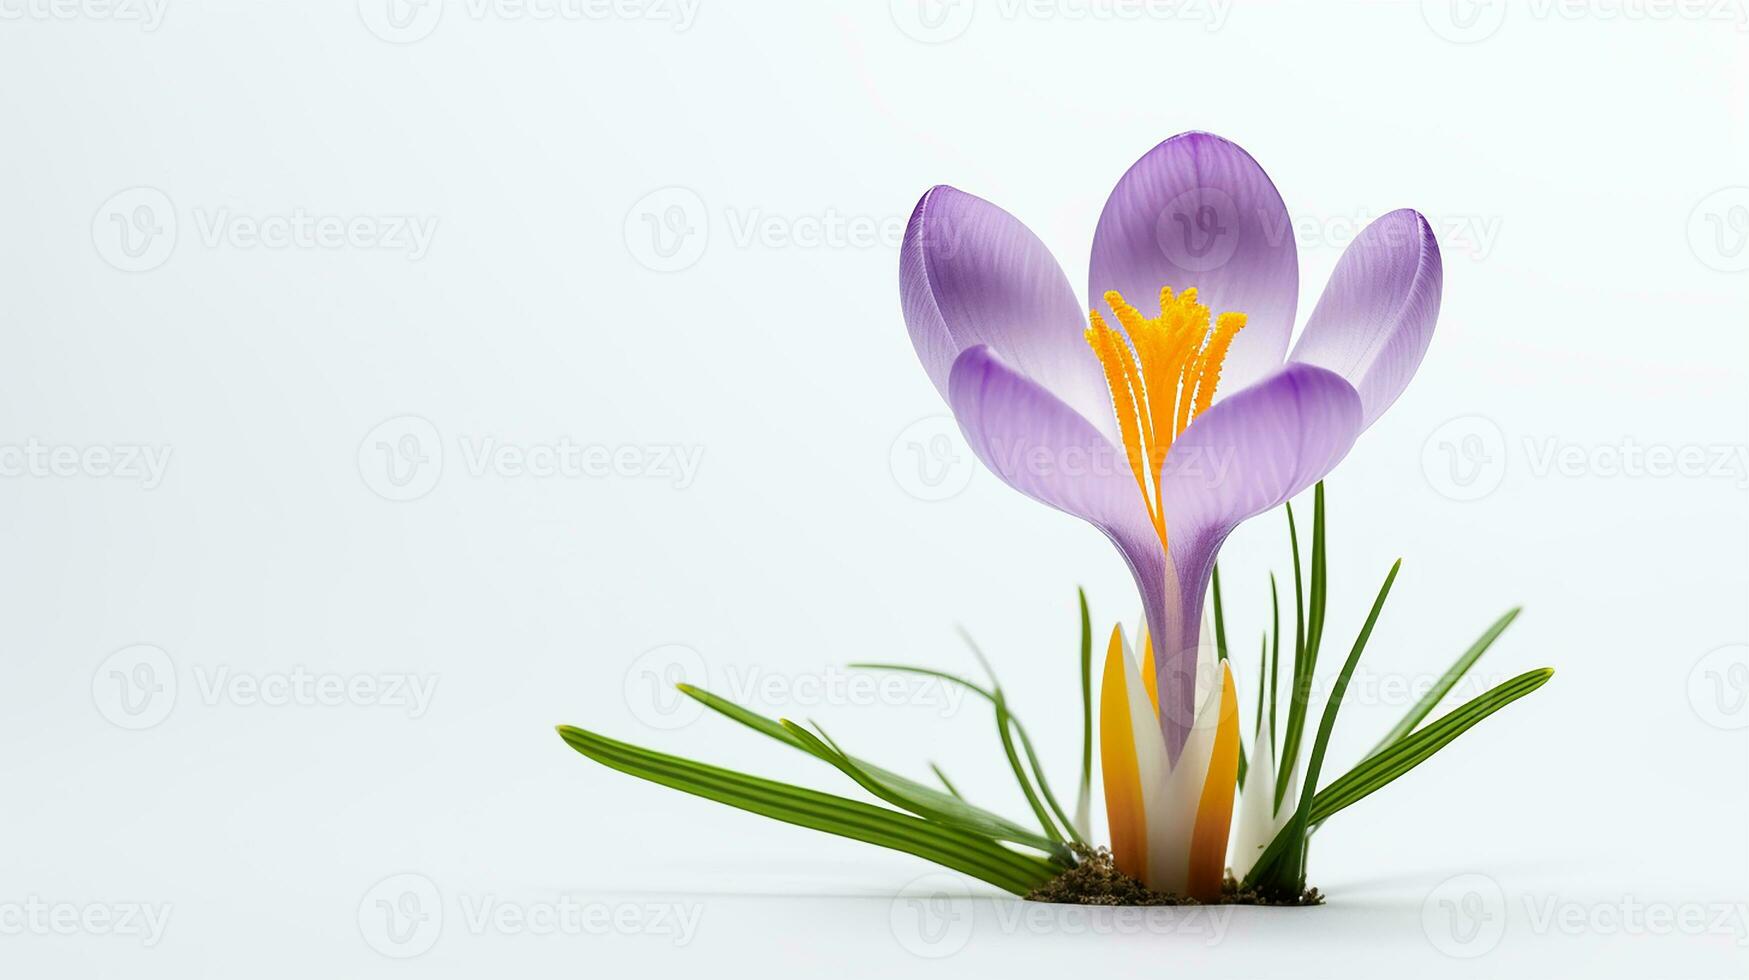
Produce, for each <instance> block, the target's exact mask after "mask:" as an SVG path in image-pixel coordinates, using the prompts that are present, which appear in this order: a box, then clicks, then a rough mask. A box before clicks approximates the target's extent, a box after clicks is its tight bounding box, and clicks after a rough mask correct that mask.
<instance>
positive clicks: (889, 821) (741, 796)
mask: <svg viewBox="0 0 1749 980" xmlns="http://www.w3.org/2000/svg"><path fill="white" fill-rule="evenodd" d="M558 731H559V735H560V737H562V738H563V739H564V740H565V743H566V744H568V745H570V746H571V747H572V748H573V749H575V750H577V752H579V753H581V754H582V755H584V756H586V757H588V758H590V759H593V760H595V761H596V762H599V763H601V764H602V765H604V766H607V767H609V768H611V769H617V770H619V771H620V772H624V773H627V774H629V775H633V776H637V777H638V778H640V779H646V780H649V781H651V782H654V783H658V784H660V785H663V786H668V787H670V788H672V789H678V790H680V791H682V792H685V793H691V794H693V795H694V796H701V797H704V798H705V799H708V800H715V801H716V802H718V803H724V804H727V805H729V806H733V807H736V808H738V809H742V810H746V811H748V812H751V813H757V814H760V815H762V816H767V817H771V818H772V819H774V820H781V821H783V822H785V823H791V824H795V825H797V826H800V827H808V828H811V829H814V830H820V831H824V832H826V833H829V834H837V835H838V836H841V837H848V838H851V839H853V840H860V841H864V842H866V843H870V844H876V845H879V846H881V847H889V848H892V849H894V850H898V851H904V852H905V853H907V854H914V855H916V856H918V857H921V858H923V859H925V860H927V861H933V862H935V863H936V864H939V865H942V866H943V867H947V868H952V869H953V870H955V871H960V872H963V873H965V874H968V875H971V876H972V877H974V878H978V879H981V880H983V881H987V882H989V883H990V884H992V885H995V886H996V887H998V888H1001V889H1003V890H1005V891H1009V892H1013V893H1015V894H1017V895H1024V894H1026V893H1027V892H1028V891H1030V890H1032V889H1033V888H1036V887H1037V886H1039V885H1041V884H1043V883H1044V882H1045V881H1048V880H1049V879H1050V878H1051V877H1053V876H1054V875H1056V874H1057V873H1059V872H1060V871H1061V870H1062V866H1061V865H1060V864H1056V863H1052V862H1050V861H1046V860H1044V859H1042V858H1034V857H1029V856H1027V855H1023V854H1017V853H1015V852H1013V851H1010V850H1008V849H1007V848H1005V847H1003V846H1002V845H1001V844H998V843H996V842H994V841H991V840H988V839H984V838H980V837H977V836H976V835H973V834H969V833H966V832H964V831H960V830H955V829H953V828H950V827H942V826H940V825H937V824H932V823H930V822H928V821H926V820H922V819H919V818H917V817H913V816H910V815H908V814H903V813H897V812H895V811H892V810H888V809H885V808H882V807H878V806H871V805H869V804H867V803H859V802H857V801H855V800H847V799H844V798H843V797H839V796H832V795H831V794H828V793H820V792H816V791H814V790H810V789H804V788H802V787H800V786H791V785H789V784H787V783H779V782H775V781H773V780H769V779H761V778H759V777H757V776H749V775H747V774H745V773H739V772H735V771H733V770H729V769H722V768H719V767H717V766H710V765H705V764H704V763H700V762H693V761H691V760H688V759H682V758H680V757H678V756H672V755H667V754H665V753H661V752H653V751H651V750H649V749H643V748H639V747H637V746H634V745H630V744H627V743H625V742H619V741H615V740H614V739H610V738H607V737H605V736H602V735H597V734H595V733H594V732H589V731H585V730H583V729H580V728H574V727H571V726H569V725H560V726H559V729H558Z"/></svg>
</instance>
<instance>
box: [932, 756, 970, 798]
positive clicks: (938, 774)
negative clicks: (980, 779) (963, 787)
mask: <svg viewBox="0 0 1749 980" xmlns="http://www.w3.org/2000/svg"><path fill="white" fill-rule="evenodd" d="M929 771H930V772H933V773H935V778H936V779H939V780H941V785H943V786H945V787H947V791H948V792H949V793H952V794H953V795H954V798H955V799H958V800H963V799H965V797H964V796H963V795H961V794H960V791H959V787H957V786H955V785H954V784H953V780H951V779H948V778H947V773H945V772H942V771H941V767H940V766H938V765H936V764H935V763H933V762H931V763H930V764H929Z"/></svg>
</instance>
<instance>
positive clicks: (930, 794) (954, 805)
mask: <svg viewBox="0 0 1749 980" xmlns="http://www.w3.org/2000/svg"><path fill="white" fill-rule="evenodd" d="M677 686H678V687H679V689H680V691H681V693H683V694H685V695H687V696H688V697H690V698H692V699H694V700H696V701H698V702H699V703H701V704H703V705H704V706H705V707H707V708H710V709H711V710H712V711H715V712H718V713H719V714H723V715H726V716H728V717H730V718H732V719H734V720H735V721H738V722H740V723H741V724H743V725H746V726H747V727H748V728H751V729H753V730H754V731H756V732H760V733H762V734H765V735H769V736H771V737H772V738H775V739H777V740H778V741H780V742H783V743H784V744H786V745H790V746H793V747H794V748H798V749H801V750H802V751H803V752H806V753H808V754H809V755H812V756H814V757H815V758H818V759H821V760H823V761H825V762H827V763H829V764H831V765H832V766H834V767H836V768H838V769H839V770H840V771H841V772H844V773H845V775H848V776H850V777H851V778H852V779H854V780H856V782H857V783H858V784H859V785H862V786H863V788H864V789H867V790H868V791H869V792H870V793H873V794H874V795H875V796H876V797H878V798H880V799H883V800H886V801H887V802H888V803H892V804H894V805H895V806H899V807H903V808H904V809H906V810H910V811H911V812H912V813H915V814H917V815H919V816H924V817H935V818H936V819H940V820H942V821H945V822H950V823H953V824H955V825H957V826H959V827H961V828H962V829H964V830H968V831H971V832H972V833H976V834H979V835H982V836H985V837H992V838H995V839H997V840H1005V841H1010V842H1012V843H1015V844H1023V845H1025V846H1027V847H1033V848H1037V849H1039V850H1041V851H1047V852H1050V853H1060V852H1061V850H1062V848H1061V845H1060V844H1059V843H1058V842H1056V841H1053V840H1050V839H1049V838H1046V837H1041V836H1040V835H1038V834H1035V833H1033V832H1032V831H1030V830H1027V829H1026V828H1024V827H1021V826H1019V825H1018V824H1015V823H1013V822H1011V821H1008V820H1005V819H1003V818H1002V817H1001V816H998V815H997V814H994V813H991V812H990V811H988V810H984V809H981V808H979V807H975V806H972V805H971V804H970V803H967V802H965V801H964V800H962V799H959V798H958V795H957V794H955V793H952V792H947V793H944V792H942V791H941V790H938V789H936V788H935V787H933V786H925V785H923V784H922V783H919V782H916V781H914V780H911V779H907V778H905V777H904V776H901V775H899V774H897V773H894V772H891V771H889V770H887V769H883V768H881V767H880V766H877V765H875V764H874V763H871V762H867V761H865V760H863V759H858V758H855V757H853V756H849V755H844V754H843V753H840V752H838V751H837V750H836V748H835V747H834V748H830V749H828V748H827V747H826V746H824V745H822V744H820V743H819V740H818V739H813V737H812V736H811V735H810V736H807V737H806V738H804V737H803V735H805V734H806V733H803V734H802V735H799V734H797V732H796V731H795V730H793V729H792V728H791V727H788V726H785V725H784V724H782V723H781V722H777V721H773V720H771V719H770V718H767V717H765V716H764V715H761V714H758V713H756V712H753V711H749V710H748V709H746V708H743V707H741V706H740V705H738V704H736V703H735V702H733V701H730V700H728V699H727V698H723V697H719V696H717V695H715V694H712V693H711V692H709V691H706V690H704V689H703V688H699V687H694V686H693V685H691V684H680V685H677ZM810 739H812V741H810ZM822 750H824V751H822ZM840 755H842V756H843V758H842V759H840V758H838V756H840ZM936 774H937V775H940V771H939V770H937V773H936ZM865 780H866V781H865ZM944 781H945V780H944ZM871 784H872V785H871ZM950 788H951V787H950Z"/></svg>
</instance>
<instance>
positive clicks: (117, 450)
mask: <svg viewBox="0 0 1749 980" xmlns="http://www.w3.org/2000/svg"><path fill="white" fill-rule="evenodd" d="M170 452H171V447H169V446H142V445H131V444H127V443H112V444H107V445H91V446H75V445H66V444H56V443H48V442H43V441H42V440H40V439H37V438H35V437H32V438H30V439H26V440H25V441H24V442H22V443H11V444H0V477H24V478H34V479H72V478H75V477H88V478H91V479H114V480H136V481H138V482H139V484H140V486H142V487H143V488H145V489H147V490H155V489H157V487H158V485H159V484H161V483H163V482H164V473H165V471H166V470H167V469H169V467H170Z"/></svg>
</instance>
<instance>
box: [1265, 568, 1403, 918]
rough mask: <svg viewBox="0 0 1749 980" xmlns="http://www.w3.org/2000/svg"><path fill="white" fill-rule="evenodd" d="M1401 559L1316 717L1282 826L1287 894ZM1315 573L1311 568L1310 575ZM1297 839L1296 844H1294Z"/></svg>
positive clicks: (1294, 890) (1295, 889)
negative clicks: (1345, 707) (1333, 741)
mask: <svg viewBox="0 0 1749 980" xmlns="http://www.w3.org/2000/svg"><path fill="white" fill-rule="evenodd" d="M1317 567H1318V559H1316V558H1314V559H1313V568H1314V569H1316V568H1317ZM1402 567H1403V561H1402V559H1398V560H1397V561H1396V563H1395V564H1393V565H1392V566H1391V571H1390V574H1388V575H1386V576H1385V584H1384V585H1382V586H1380V587H1379V594H1378V598H1376V599H1374V600H1373V604H1372V610H1371V611H1370V612H1368V613H1367V615H1366V623H1365V624H1364V625H1363V626H1361V628H1360V635H1359V636H1357V637H1355V639H1354V646H1353V648H1351V649H1350V650H1349V651H1348V659H1347V660H1345V661H1343V663H1342V669H1341V671H1339V672H1338V673H1337V675H1336V683H1335V685H1333V686H1332V687H1331V688H1330V698H1329V700H1327V701H1326V702H1324V716H1323V717H1322V718H1320V719H1319V720H1318V735H1317V737H1316V738H1315V739H1314V740H1313V741H1312V752H1311V755H1310V756H1309V757H1308V758H1307V761H1306V784H1305V788H1304V789H1303V790H1302V791H1301V793H1300V805H1299V807H1298V809H1297V811H1296V812H1295V813H1294V817H1293V819H1292V820H1291V821H1290V822H1289V823H1288V825H1287V826H1286V827H1284V828H1283V829H1282V833H1283V834H1287V835H1289V837H1288V850H1287V852H1286V853H1285V854H1284V855H1283V860H1284V861H1285V867H1284V870H1283V872H1282V873H1281V878H1280V879H1279V880H1278V881H1279V883H1280V884H1284V885H1286V886H1287V889H1288V890H1289V892H1290V894H1295V895H1297V894H1299V893H1300V891H1301V890H1303V889H1304V888H1305V878H1306V869H1305V855H1306V846H1305V837H1306V832H1307V829H1308V828H1309V827H1310V825H1311V819H1312V798H1313V797H1314V796H1316V795H1317V794H1316V793H1315V792H1314V790H1315V788H1316V787H1317V785H1318V777H1319V775H1321V774H1322V772H1323V768H1324V752H1325V751H1326V750H1327V749H1329V747H1330V733H1331V732H1332V731H1334V730H1335V728H1336V716H1337V714H1338V713H1339V712H1340V711H1341V710H1342V699H1343V697H1344V696H1345V695H1347V693H1348V682H1349V680H1350V679H1351V678H1352V677H1353V676H1354V668H1355V667H1356V666H1358V665H1359V664H1360V655H1361V654H1362V653H1365V652H1366V644H1367V641H1368V640H1371V639H1372V631H1373V627H1374V626H1377V625H1378V621H1379V614H1380V613H1381V612H1383V611H1384V609H1385V600H1386V599H1388V598H1390V595H1391V586H1392V585H1393V584H1394V583H1395V582H1396V581H1397V572H1399V571H1400V570H1402ZM1317 577H1318V576H1317V574H1316V572H1314V579H1316V578H1317ZM1295 841H1298V842H1299V844H1298V846H1295V843H1294V842H1295Z"/></svg>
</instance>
